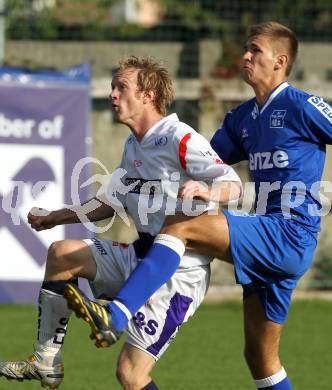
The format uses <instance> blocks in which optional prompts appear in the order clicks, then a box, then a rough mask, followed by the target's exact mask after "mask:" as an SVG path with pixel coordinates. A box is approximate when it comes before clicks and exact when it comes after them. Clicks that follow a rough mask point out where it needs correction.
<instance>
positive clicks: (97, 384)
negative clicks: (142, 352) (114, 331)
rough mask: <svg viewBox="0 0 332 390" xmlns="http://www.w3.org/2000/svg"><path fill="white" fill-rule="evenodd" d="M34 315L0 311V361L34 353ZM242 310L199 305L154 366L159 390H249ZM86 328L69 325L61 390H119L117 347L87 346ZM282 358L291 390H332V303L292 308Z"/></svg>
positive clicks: (21, 309) (29, 310) (10, 388)
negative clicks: (290, 381) (243, 353)
mask: <svg viewBox="0 0 332 390" xmlns="http://www.w3.org/2000/svg"><path fill="white" fill-rule="evenodd" d="M36 318H37V311H36V307H31V306H8V305H0V323H1V338H0V360H17V359H22V358H26V357H27V356H28V355H29V353H31V352H32V351H33V343H34V342H35V335H36ZM242 333H243V332H242V304H241V303H240V302H225V303H220V304H204V305H202V307H201V308H200V309H199V311H198V312H197V314H196V315H195V317H194V318H192V319H191V321H190V322H189V324H187V325H186V326H184V327H183V328H182V329H181V331H180V333H179V334H178V336H177V338H176V340H175V341H174V343H173V344H172V345H171V346H170V348H169V349H168V351H167V352H166V353H165V355H164V356H163V357H162V359H161V360H160V361H159V362H158V364H157V366H156V368H155V370H154V373H153V378H154V379H155V381H156V383H157V384H158V386H159V387H160V389H161V390H170V389H172V390H219V389H220V390H223V389H225V390H254V389H255V386H253V384H252V381H251V378H250V375H249V372H248V369H247V367H246V365H245V362H244V359H243V357H242V350H243V334H242ZM88 335H89V327H88V326H87V325H86V324H85V323H84V322H83V321H82V320H78V319H76V317H74V316H73V317H72V319H71V321H70V326H69V331H68V334H67V338H66V343H65V349H64V363H65V379H64V382H63V384H62V385H61V387H60V389H61V390H115V389H120V386H119V385H118V383H117V381H116V379H115V375H114V373H115V366H116V360H117V355H118V353H119V351H120V348H121V344H119V345H116V346H115V347H111V348H108V349H105V350H100V349H97V348H95V346H94V345H93V343H92V342H91V341H90V340H89V338H88ZM281 356H282V360H283V363H284V365H285V367H286V369H287V372H288V374H289V376H290V378H291V380H292V383H293V389H294V390H331V388H332V385H331V383H332V302H325V301H319V300H311V301H295V302H293V305H292V308H291V311H290V315H289V320H288V323H287V326H286V328H285V330H284V335H283V343H282V350H281ZM40 388H41V387H40V385H39V383H38V382H36V381H31V382H24V383H18V382H12V381H7V380H6V379H5V378H0V389H1V390H17V389H21V390H23V389H26V390H30V389H40Z"/></svg>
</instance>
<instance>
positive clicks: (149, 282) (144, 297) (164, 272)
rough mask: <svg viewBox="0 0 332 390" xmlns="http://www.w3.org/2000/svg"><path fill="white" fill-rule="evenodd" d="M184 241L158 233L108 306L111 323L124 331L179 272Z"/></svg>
mask: <svg viewBox="0 0 332 390" xmlns="http://www.w3.org/2000/svg"><path fill="white" fill-rule="evenodd" d="M184 249H185V247H184V244H183V243H182V241H181V240H179V239H177V238H175V237H173V236H169V235H166V234H159V235H158V236H157V237H156V239H155V241H154V244H153V245H152V247H151V249H150V250H149V252H148V254H147V255H146V256H145V258H144V259H143V260H142V261H141V262H139V263H138V265H137V267H136V268H135V270H134V271H133V272H132V274H131V275H130V276H129V278H128V279H127V280H126V282H125V284H124V285H123V287H122V288H121V290H120V291H119V292H118V293H117V295H116V296H115V298H114V301H113V302H111V303H109V304H108V305H107V306H108V309H109V311H110V312H111V314H112V324H113V326H114V327H115V329H116V330H117V331H118V332H122V331H123V330H124V329H125V327H126V326H127V324H128V321H129V320H130V318H131V317H132V316H133V315H134V314H135V313H136V312H137V310H138V309H139V308H140V307H141V306H143V305H144V304H145V303H146V302H147V301H148V300H149V298H150V297H151V296H152V295H153V294H154V293H155V292H156V291H157V290H158V289H159V288H160V287H161V286H162V285H163V284H164V283H166V282H167V281H168V280H169V279H170V277H171V276H172V275H173V274H174V272H175V271H176V269H177V267H178V265H179V263H180V260H181V257H182V256H183V253H184Z"/></svg>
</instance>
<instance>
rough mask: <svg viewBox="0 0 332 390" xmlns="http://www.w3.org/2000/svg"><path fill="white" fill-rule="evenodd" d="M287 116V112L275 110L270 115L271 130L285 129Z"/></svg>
mask: <svg viewBox="0 0 332 390" xmlns="http://www.w3.org/2000/svg"><path fill="white" fill-rule="evenodd" d="M286 114H287V110H273V111H272V114H271V115H270V128H271V127H276V128H282V127H284V120H285V116H286Z"/></svg>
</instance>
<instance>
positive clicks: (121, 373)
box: [117, 343, 156, 388]
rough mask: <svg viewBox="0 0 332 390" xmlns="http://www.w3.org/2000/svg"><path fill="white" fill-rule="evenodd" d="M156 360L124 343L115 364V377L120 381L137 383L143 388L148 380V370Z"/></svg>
mask: <svg viewBox="0 0 332 390" xmlns="http://www.w3.org/2000/svg"><path fill="white" fill-rule="evenodd" d="M155 364H156V360H155V359H154V358H153V357H152V356H151V355H150V354H148V353H146V352H145V351H143V350H141V349H138V348H136V347H134V346H133V345H130V344H128V343H124V345H123V347H122V350H121V353H120V356H119V359H118V366H117V377H118V379H119V380H120V381H121V382H129V383H130V382H131V383H139V385H140V388H143V387H144V386H145V385H146V384H147V383H148V382H149V381H150V379H149V378H150V372H151V370H152V369H153V367H154V366H155Z"/></svg>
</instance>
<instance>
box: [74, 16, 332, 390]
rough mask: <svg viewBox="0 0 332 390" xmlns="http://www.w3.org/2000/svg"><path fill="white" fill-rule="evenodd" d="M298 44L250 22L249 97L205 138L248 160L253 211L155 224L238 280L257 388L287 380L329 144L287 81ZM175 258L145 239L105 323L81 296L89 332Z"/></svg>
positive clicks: (144, 294) (328, 116)
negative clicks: (293, 321)
mask: <svg viewBox="0 0 332 390" xmlns="http://www.w3.org/2000/svg"><path fill="white" fill-rule="evenodd" d="M297 49H298V42H297V39H296V36H295V34H294V33H293V32H292V31H291V30H290V29H289V28H287V27H285V26H283V25H281V24H279V23H276V22H266V23H262V24H259V25H255V26H252V27H251V28H250V30H249V35H248V40H247V42H246V46H245V50H244V54H243V66H242V70H243V77H244V80H245V82H247V83H248V84H249V85H250V86H251V87H252V88H253V90H254V93H255V98H253V99H251V100H249V101H248V102H246V103H244V104H242V105H240V106H239V107H237V108H236V109H234V110H233V111H232V112H230V113H228V114H227V115H226V118H225V120H224V123H223V125H222V127H221V128H220V129H219V130H218V131H217V132H216V133H215V135H214V137H213V139H212V141H211V143H212V146H213V148H214V149H215V150H216V151H217V153H218V154H219V156H220V158H221V159H222V160H224V161H225V162H227V163H230V164H233V163H236V162H239V161H242V160H248V161H249V168H250V171H251V174H252V177H253V179H254V181H255V187H256V213H254V214H241V213H239V212H237V213H236V212H230V211H223V212H222V211H221V212H220V213H219V214H218V215H210V214H209V213H204V214H202V215H200V216H197V217H188V216H185V215H175V216H172V217H169V218H168V219H167V220H166V223H165V225H164V227H163V229H162V231H161V233H162V234H164V235H168V236H169V239H170V242H171V241H172V239H174V238H177V239H180V240H181V241H182V242H183V243H184V244H185V246H186V248H187V249H189V250H193V251H197V252H201V253H205V254H209V255H213V256H215V257H217V258H220V259H223V260H225V261H228V262H231V263H232V264H234V270H235V277H236V280H237V282H238V283H239V284H241V285H242V286H243V297H244V298H243V304H244V331H245V358H246V361H247V363H248V366H249V369H250V371H251V374H252V376H253V379H254V381H255V384H256V387H257V388H258V389H265V390H268V389H269V390H289V389H291V388H292V386H291V384H290V381H289V379H288V377H287V374H286V371H285V369H284V368H283V366H282V364H281V362H280V359H279V344H280V337H281V333H282V329H283V326H284V323H285V321H286V317H287V313H288V309H289V305H290V301H291V295H292V292H293V290H294V288H295V287H296V285H297V283H298V281H299V279H300V277H301V276H302V275H303V274H304V273H305V272H306V271H307V270H308V268H309V266H310V264H311V261H312V257H313V253H314V250H315V247H316V243H317V233H318V231H319V229H320V227H319V225H320V216H319V211H320V208H321V204H320V200H319V184H320V183H319V182H320V180H321V175H322V171H323V166H324V160H325V145H326V144H332V109H331V107H330V106H329V105H328V104H327V103H326V102H325V101H324V100H323V99H321V98H320V97H316V96H311V95H309V94H308V93H306V92H303V91H301V90H299V89H296V88H294V87H292V86H291V85H289V84H288V82H287V81H286V80H287V77H288V75H289V74H290V71H291V69H292V66H293V63H294V61H295V58H296V54H297ZM188 194H190V195H191V196H192V197H195V198H199V199H202V200H205V201H208V200H210V199H211V198H212V199H213V198H215V199H217V196H216V195H215V194H214V193H213V191H212V190H209V191H206V188H204V187H202V186H201V185H200V183H197V182H189V183H187V184H186V185H185V186H184V188H183V189H182V190H181V192H180V194H179V196H180V197H182V196H186V197H187V196H188ZM164 237H165V236H164ZM179 261H180V254H179V253H178V251H176V250H174V249H172V246H171V245H167V244H163V245H161V244H158V243H154V244H153V245H152V248H151V249H150V251H149V253H148V254H147V256H146V258H145V259H144V261H142V262H141V263H140V265H139V266H138V267H137V268H136V270H135V271H134V272H133V273H132V274H131V276H130V278H129V279H128V280H127V282H126V284H125V286H124V287H123V288H122V289H121V290H120V292H119V293H118V294H117V296H116V297H115V300H114V301H113V302H112V303H111V304H109V305H108V306H107V307H105V311H104V314H106V316H107V318H108V321H109V324H108V325H105V324H103V323H102V320H101V318H99V316H98V314H97V313H95V312H94V311H93V310H92V309H91V308H90V307H89V304H88V303H87V302H88V301H85V300H83V301H82V302H83V303H82V308H83V309H85V310H88V311H89V312H90V313H91V318H93V321H92V323H93V327H94V328H93V327H92V328H93V330H94V329H95V330H94V331H95V333H96V335H99V337H105V338H108V339H109V340H110V341H111V337H110V336H109V330H110V329H115V330H117V331H122V330H123V328H124V326H125V325H126V323H127V321H128V318H130V315H132V314H133V313H135V311H136V310H137V308H138V307H140V306H141V305H142V304H143V303H144V302H146V301H147V300H148V298H149V296H150V295H151V294H152V293H153V292H154V291H155V290H156V289H157V288H158V287H159V286H160V285H162V284H163V283H165V282H166V280H167V278H168V275H169V273H171V272H172V271H171V270H172V267H173V268H174V270H175V268H176V267H177V265H178V263H179ZM161 263H162V264H163V267H164V268H165V264H168V267H169V270H168V273H165V274H162V273H160V272H159V267H160V264H161ZM142 281H144V282H142ZM75 299H76V301H77V300H78V299H80V295H79V292H78V295H77V296H76V297H75V298H70V297H69V299H68V300H69V302H70V301H71V300H75ZM128 312H129V314H128ZM107 332H108V333H107ZM114 341H116V340H114Z"/></svg>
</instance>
